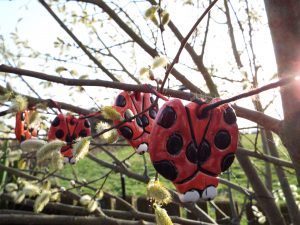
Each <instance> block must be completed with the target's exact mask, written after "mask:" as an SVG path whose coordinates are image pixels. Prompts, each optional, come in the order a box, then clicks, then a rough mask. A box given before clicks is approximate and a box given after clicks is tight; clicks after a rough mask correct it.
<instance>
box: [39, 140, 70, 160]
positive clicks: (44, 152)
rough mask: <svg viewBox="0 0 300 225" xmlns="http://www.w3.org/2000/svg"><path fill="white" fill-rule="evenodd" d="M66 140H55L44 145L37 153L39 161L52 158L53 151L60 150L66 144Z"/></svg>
mask: <svg viewBox="0 0 300 225" xmlns="http://www.w3.org/2000/svg"><path fill="white" fill-rule="evenodd" d="M65 145H66V142H64V141H61V140H53V141H50V142H49V143H47V144H45V145H44V146H42V147H41V148H40V149H39V150H38V151H37V153H36V158H37V161H38V163H40V162H43V161H44V160H45V159H51V157H52V153H53V152H55V151H59V150H60V149H61V147H63V146H65Z"/></svg>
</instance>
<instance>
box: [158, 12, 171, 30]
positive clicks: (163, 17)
mask: <svg viewBox="0 0 300 225" xmlns="http://www.w3.org/2000/svg"><path fill="white" fill-rule="evenodd" d="M160 16H161V23H162V25H163V26H166V25H168V23H169V22H170V14H169V13H168V12H167V11H163V12H162V13H161V15H160Z"/></svg>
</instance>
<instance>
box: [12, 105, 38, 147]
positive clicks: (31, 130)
mask: <svg viewBox="0 0 300 225" xmlns="http://www.w3.org/2000/svg"><path fill="white" fill-rule="evenodd" d="M34 112H35V110H24V111H22V112H17V114H16V126H15V134H16V138H17V140H18V141H19V142H20V143H21V142H23V141H25V140H28V139H31V138H32V137H37V136H38V129H39V126H38V125H37V124H30V117H31V115H32V114H33V113H34Z"/></svg>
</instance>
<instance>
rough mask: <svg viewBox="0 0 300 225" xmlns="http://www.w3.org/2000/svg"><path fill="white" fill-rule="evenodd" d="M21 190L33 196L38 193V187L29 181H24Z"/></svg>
mask: <svg viewBox="0 0 300 225" xmlns="http://www.w3.org/2000/svg"><path fill="white" fill-rule="evenodd" d="M22 191H23V193H24V194H25V195H26V196H28V197H35V196H37V195H39V194H40V188H39V187H38V186H36V185H34V184H31V183H24V187H23V190H22Z"/></svg>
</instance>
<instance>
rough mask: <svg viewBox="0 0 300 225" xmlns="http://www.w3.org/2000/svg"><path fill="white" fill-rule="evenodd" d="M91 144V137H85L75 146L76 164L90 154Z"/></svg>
mask: <svg viewBox="0 0 300 225" xmlns="http://www.w3.org/2000/svg"><path fill="white" fill-rule="evenodd" d="M90 142H91V137H85V138H82V139H80V140H79V141H78V142H77V143H76V144H75V145H74V148H73V149H74V153H75V154H74V159H75V162H77V161H78V160H80V159H82V158H84V157H85V156H86V155H87V154H88V152H89V148H90Z"/></svg>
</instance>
